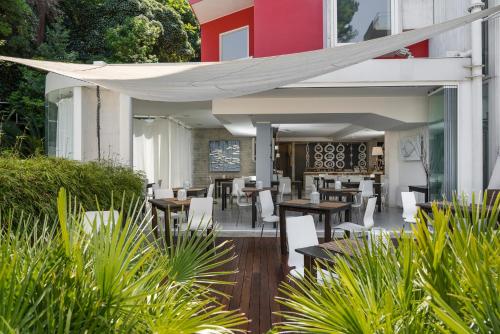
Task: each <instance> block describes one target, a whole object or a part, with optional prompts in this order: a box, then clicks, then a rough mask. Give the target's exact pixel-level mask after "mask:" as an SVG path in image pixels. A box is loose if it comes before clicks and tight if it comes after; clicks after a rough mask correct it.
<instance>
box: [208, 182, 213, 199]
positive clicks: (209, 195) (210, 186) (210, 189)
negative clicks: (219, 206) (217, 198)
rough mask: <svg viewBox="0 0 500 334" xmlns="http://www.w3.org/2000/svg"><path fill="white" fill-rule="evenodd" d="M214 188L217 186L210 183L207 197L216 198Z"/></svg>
mask: <svg viewBox="0 0 500 334" xmlns="http://www.w3.org/2000/svg"><path fill="white" fill-rule="evenodd" d="M214 187H215V185H214V184H213V183H210V185H209V186H208V191H207V197H214V196H213V195H214Z"/></svg>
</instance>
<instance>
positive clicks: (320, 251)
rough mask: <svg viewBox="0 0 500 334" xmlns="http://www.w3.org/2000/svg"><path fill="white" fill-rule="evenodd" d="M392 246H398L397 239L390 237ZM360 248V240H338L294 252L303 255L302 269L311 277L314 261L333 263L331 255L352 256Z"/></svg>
mask: <svg viewBox="0 0 500 334" xmlns="http://www.w3.org/2000/svg"><path fill="white" fill-rule="evenodd" d="M391 241H392V244H393V245H394V246H396V247H397V246H398V239H397V238H394V237H392V238H391ZM360 247H364V245H363V242H362V241H361V240H356V239H340V240H333V241H329V242H325V243H322V244H319V245H316V246H310V247H304V248H297V249H295V251H296V252H297V253H299V254H302V255H304V269H305V270H306V271H309V272H310V273H311V276H312V277H317V276H316V266H315V262H316V259H318V260H324V261H328V262H331V263H333V260H334V258H333V257H332V255H341V256H353V255H355V252H358V251H359V249H360Z"/></svg>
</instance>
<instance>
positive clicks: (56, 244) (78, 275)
mask: <svg viewBox="0 0 500 334" xmlns="http://www.w3.org/2000/svg"><path fill="white" fill-rule="evenodd" d="M57 202H58V212H59V215H58V218H59V219H58V221H59V227H58V228H57V227H56V225H55V224H49V222H48V220H44V221H41V222H38V223H34V222H35V220H34V219H33V218H30V217H27V216H24V218H22V219H21V220H20V221H13V219H12V216H11V215H8V216H2V215H1V212H0V222H1V223H2V226H3V229H2V231H1V232H2V233H1V235H0V333H201V332H204V333H221V334H222V333H233V332H237V331H238V330H237V329H236V327H237V326H238V325H241V324H243V323H246V322H247V320H246V319H245V318H244V316H243V315H242V314H239V313H238V312H237V311H227V310H226V309H225V307H224V306H222V305H221V304H220V303H219V302H218V301H217V298H216V295H214V293H213V292H214V291H215V290H214V289H213V288H212V286H213V285H215V284H221V283H222V282H220V281H218V280H217V278H218V277H223V276H224V275H227V274H233V273H234V272H233V271H226V272H224V271H218V268H220V267H221V266H222V265H224V264H226V263H228V262H229V261H232V260H233V259H234V255H233V248H232V246H231V245H230V244H229V243H228V242H224V243H220V244H218V245H216V246H213V243H214V241H215V235H214V234H213V232H210V233H209V234H208V235H207V236H204V237H196V236H195V237H190V236H189V232H181V234H180V235H179V240H180V241H178V242H177V244H176V247H172V248H169V251H168V252H165V251H162V248H161V246H160V245H159V244H157V243H156V239H155V238H152V236H151V235H149V234H148V233H146V232H145V231H148V229H147V228H146V227H147V225H148V224H149V223H150V222H149V221H147V220H144V219H142V218H141V215H138V214H137V212H140V208H138V210H137V211H135V210H131V213H130V215H128V217H127V218H126V219H125V218H124V215H123V213H121V214H120V216H119V218H118V220H117V221H114V218H113V217H112V216H111V218H110V221H108V222H106V224H103V225H101V226H100V228H99V229H98V228H97V224H96V223H95V224H93V226H92V229H91V232H90V233H88V232H85V229H84V224H85V221H84V219H85V218H84V212H83V211H82V210H80V208H79V207H78V205H73V204H72V203H69V202H68V201H67V197H66V195H65V192H64V191H61V193H60V196H59V198H58V201H57ZM133 206H134V205H131V207H133ZM69 208H71V209H69ZM180 263H193V264H195V265H183V266H180V265H179V264H180Z"/></svg>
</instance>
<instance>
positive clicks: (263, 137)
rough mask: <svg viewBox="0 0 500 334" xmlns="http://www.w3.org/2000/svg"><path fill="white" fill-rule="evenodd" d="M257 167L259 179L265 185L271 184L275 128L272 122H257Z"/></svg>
mask: <svg viewBox="0 0 500 334" xmlns="http://www.w3.org/2000/svg"><path fill="white" fill-rule="evenodd" d="M256 128H257V140H256V152H255V153H256V154H255V156H256V159H255V169H256V176H257V181H262V183H263V185H264V187H270V186H271V178H272V173H273V160H272V149H273V147H272V146H273V129H272V127H271V123H257V124H256Z"/></svg>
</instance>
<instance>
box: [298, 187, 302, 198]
mask: <svg viewBox="0 0 500 334" xmlns="http://www.w3.org/2000/svg"><path fill="white" fill-rule="evenodd" d="M297 196H299V199H302V185H301V184H298V185H297Z"/></svg>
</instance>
